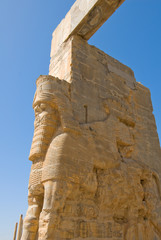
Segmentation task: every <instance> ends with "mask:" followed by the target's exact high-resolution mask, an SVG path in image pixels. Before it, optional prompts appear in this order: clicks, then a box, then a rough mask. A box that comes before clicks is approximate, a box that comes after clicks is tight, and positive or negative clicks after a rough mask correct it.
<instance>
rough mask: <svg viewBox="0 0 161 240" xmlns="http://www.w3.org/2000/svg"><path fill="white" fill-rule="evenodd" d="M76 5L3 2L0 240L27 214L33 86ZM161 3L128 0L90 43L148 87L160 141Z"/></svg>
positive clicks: (0, 21) (0, 22)
mask: <svg viewBox="0 0 161 240" xmlns="http://www.w3.org/2000/svg"><path fill="white" fill-rule="evenodd" d="M73 3H74V0H68V1H67V0H59V1H55V0H52V1H51V0H46V1H42V0H39V1H38V0H34V1H33V0H32V1H31V0H27V1H24V0H14V1H11V0H1V1H0V10H1V14H0V69H1V82H0V83H1V88H0V89H1V94H0V106H1V110H2V113H1V118H0V129H1V137H0V146H1V167H0V182H1V198H0V212H1V218H0V239H2V240H9V239H12V237H13V231H14V225H15V223H16V221H18V220H19V215H20V214H21V213H22V214H24V215H25V213H26V210H27V185H28V178H29V172H30V165H31V164H30V162H29V160H28V155H29V151H30V145H31V141H32V135H33V122H34V112H33V110H32V101H33V96H34V92H35V81H36V79H37V78H38V76H39V75H40V74H48V68H49V61H50V46H51V36H52V32H53V31H54V29H55V28H56V26H57V25H58V24H59V22H60V21H61V19H62V18H63V17H64V16H65V14H66V13H67V11H68V10H69V9H70V7H71V5H72V4H73ZM160 12H161V1H160V0H154V1H151V0H126V1H125V3H124V4H123V5H122V6H121V7H120V9H119V10H118V11H117V12H116V13H115V14H114V15H113V16H112V17H111V18H110V19H109V20H108V21H107V22H106V23H105V24H104V25H103V26H102V27H101V29H100V30H99V31H98V32H97V33H96V34H95V35H94V36H93V37H92V38H91V39H90V41H89V43H90V44H92V45H95V46H96V47H98V48H100V49H101V50H103V51H104V52H106V53H107V54H109V55H111V56H112V57H114V58H116V59H118V60H119V61H121V62H122V63H124V64H126V65H128V66H129V67H131V68H132V69H133V70H134V72H135V77H136V80H137V81H138V82H141V83H142V84H143V85H145V86H146V87H148V88H150V90H151V94H152V102H153V107H154V114H155V118H156V122H157V128H158V134H159V137H160V139H161V114H160V104H161V94H160V92H161V90H160V89H161V77H160V75H161V74H160V72H161V14H160Z"/></svg>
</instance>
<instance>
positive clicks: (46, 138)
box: [29, 114, 59, 161]
mask: <svg viewBox="0 0 161 240" xmlns="http://www.w3.org/2000/svg"><path fill="white" fill-rule="evenodd" d="M56 115H57V114H56ZM56 115H55V114H47V115H45V116H44V117H43V118H41V119H40V118H39V117H36V119H35V131H34V136H33V141H32V145H31V150H30V155H29V159H30V160H31V161H35V160H37V159H43V158H44V157H45V154H46V151H47V149H48V146H49V144H50V142H51V140H52V137H53V135H54V133H55V132H56V130H57V128H58V125H59V120H58V119H57V116H56Z"/></svg>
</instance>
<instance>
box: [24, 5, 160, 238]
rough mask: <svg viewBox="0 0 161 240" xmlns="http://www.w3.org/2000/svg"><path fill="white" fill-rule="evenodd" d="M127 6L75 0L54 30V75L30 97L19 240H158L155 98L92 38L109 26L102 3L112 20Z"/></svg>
mask: <svg viewBox="0 0 161 240" xmlns="http://www.w3.org/2000/svg"><path fill="white" fill-rule="evenodd" d="M122 2H123V1H116V0H115V1H112V0H111V1H110V0H104V1H96V0H95V1H91V2H90V1H88V0H84V1H80V0H77V1H76V2H75V4H74V5H73V7H72V9H71V10H70V12H69V13H68V14H67V16H66V18H65V20H63V22H62V23H61V24H60V25H59V27H58V28H57V29H56V30H55V32H54V34H53V36H54V37H55V34H57V35H58V37H57V39H56V40H54V41H58V42H57V43H52V44H55V47H56V48H55V49H56V50H54V51H53V45H52V50H51V62H50V73H49V75H48V76H40V77H39V78H38V79H37V82H36V85H37V90H36V93H35V97H34V101H33V108H34V111H35V122H34V127H35V131H34V136H33V142H32V145H31V151H30V156H29V159H30V160H31V161H32V167H31V173H30V179H29V195H28V202H29V208H28V211H27V214H26V217H25V219H24V225H23V234H22V238H21V240H36V239H38V240H67V239H68V240H69V239H71V240H82V239H86V240H89V239H92V240H101V239H102V240H161V182H160V180H161V149H160V143H159V139H158V134H157V130H156V123H155V118H154V116H153V108H152V103H151V97H150V92H149V90H148V89H147V88H146V87H144V86H143V85H141V84H140V83H138V82H136V79H135V76H134V73H133V71H132V70H131V69H130V68H129V67H127V66H125V65H123V64H122V63H120V62H118V61H117V60H115V59H113V58H112V57H110V56H108V55H107V54H105V53H104V52H102V51H101V50H99V49H97V48H95V47H93V46H90V45H89V44H88V43H87V41H86V39H88V36H89V37H90V36H91V35H92V34H93V33H94V32H95V31H96V30H97V29H98V26H100V25H99V24H102V23H103V22H102V21H101V23H100V22H99V21H100V18H99V15H97V13H98V11H97V10H98V9H101V6H102V5H101V4H105V5H106V7H107V9H108V11H107V12H106V13H107V16H106V19H105V20H107V19H108V17H109V16H110V14H112V12H114V10H116V9H117V7H118V6H119V4H121V3H122ZM83 3H84V4H83ZM78 6H79V7H78ZM94 6H95V7H96V8H94ZM93 9H95V10H93ZM111 9H112V10H111ZM75 11H76V12H75ZM101 11H102V10H101ZM91 12H92V13H91ZM75 14H77V18H76V19H75V20H73V18H74V16H75ZM103 14H105V12H104V13H103ZM89 18H90V24H91V25H90V26H91V29H90V30H89V31H87V32H86V31H85V30H84V29H86V28H87V22H88V21H87V19H89ZM82 21H83V24H84V25H82ZM64 24H67V28H66V32H65V33H64V30H62V29H63V28H64V26H65V25H64ZM71 26H72V27H71ZM82 26H85V27H82ZM80 32H81V34H80ZM62 34H64V37H63V38H61V40H60V39H59V38H60V37H61V35H62Z"/></svg>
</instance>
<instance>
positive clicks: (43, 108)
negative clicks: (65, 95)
mask: <svg viewBox="0 0 161 240" xmlns="http://www.w3.org/2000/svg"><path fill="white" fill-rule="evenodd" d="M46 107H47V106H46V104H45V103H41V104H40V108H41V110H42V111H44V110H45V109H46Z"/></svg>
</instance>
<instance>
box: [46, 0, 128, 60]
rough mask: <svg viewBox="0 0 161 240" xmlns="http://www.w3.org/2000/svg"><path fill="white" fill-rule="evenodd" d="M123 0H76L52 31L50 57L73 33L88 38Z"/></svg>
mask: <svg viewBox="0 0 161 240" xmlns="http://www.w3.org/2000/svg"><path fill="white" fill-rule="evenodd" d="M124 1H125V0H77V1H76V2H75V3H74V5H73V6H72V8H71V9H70V11H69V12H68V13H67V15H66V16H65V18H64V19H63V20H62V21H61V23H60V24H59V25H58V27H57V28H56V29H55V31H54V32H53V39H52V46H51V57H53V56H54V55H55V54H56V52H57V51H58V49H59V47H60V46H61V45H62V44H63V43H65V42H66V41H67V39H68V38H69V37H71V36H73V35H79V36H81V37H82V38H84V39H85V40H88V39H89V38H90V37H91V36H92V35H93V34H94V33H95V32H96V31H97V30H98V29H99V28H100V27H101V26H102V24H103V23H104V22H105V21H106V20H107V19H108V18H109V17H110V16H111V15H112V14H113V13H114V12H115V11H116V9H117V8H118V7H119V6H120V5H121V4H122V3H123V2H124Z"/></svg>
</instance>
